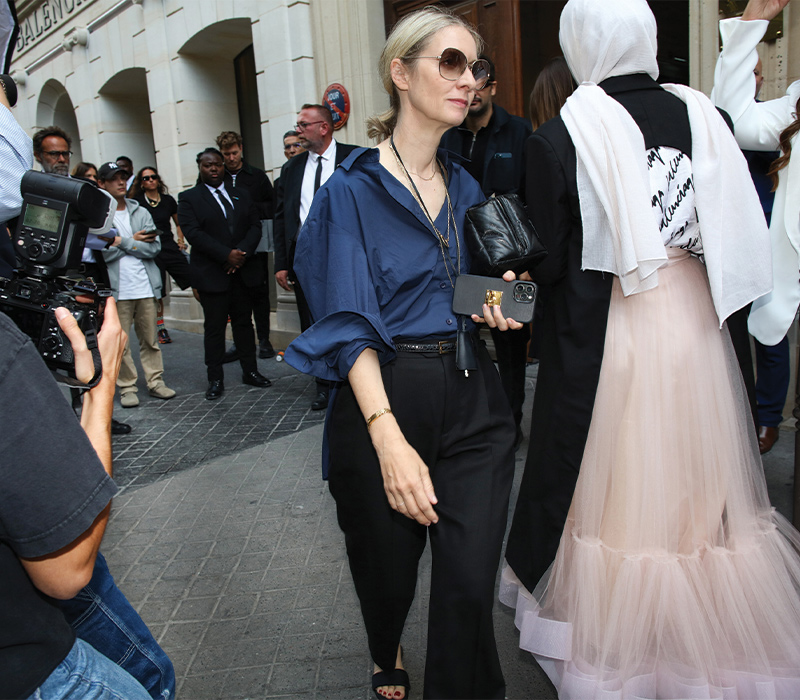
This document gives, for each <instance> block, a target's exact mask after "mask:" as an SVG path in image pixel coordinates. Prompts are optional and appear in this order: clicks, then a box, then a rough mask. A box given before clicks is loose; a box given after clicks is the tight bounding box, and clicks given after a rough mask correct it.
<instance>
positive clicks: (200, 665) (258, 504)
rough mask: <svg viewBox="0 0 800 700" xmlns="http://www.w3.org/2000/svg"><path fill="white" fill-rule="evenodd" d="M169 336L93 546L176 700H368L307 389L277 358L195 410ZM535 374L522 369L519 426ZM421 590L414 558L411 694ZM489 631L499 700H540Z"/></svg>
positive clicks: (231, 380)
mask: <svg viewBox="0 0 800 700" xmlns="http://www.w3.org/2000/svg"><path fill="white" fill-rule="evenodd" d="M172 335H173V338H174V339H175V343H173V344H172V345H169V346H165V348H164V360H165V367H166V371H165V379H166V381H167V383H168V384H169V385H170V386H172V387H173V388H175V389H176V390H177V391H178V396H177V397H176V398H175V399H172V400H170V401H166V402H164V401H159V400H157V399H153V398H150V397H149V396H147V394H146V389H145V388H144V386H143V385H142V387H141V388H140V392H139V395H140V397H141V401H142V403H141V405H140V406H139V407H138V408H137V409H132V410H122V409H119V408H118V409H117V410H116V411H115V417H116V418H117V419H118V420H125V421H127V422H130V423H131V424H132V425H133V427H134V431H133V432H132V433H131V434H130V435H128V436H122V437H118V438H115V439H114V452H115V469H116V473H115V478H116V479H117V481H118V483H119V484H120V485H121V486H122V490H121V493H120V494H119V495H118V496H117V498H116V499H115V502H114V508H113V512H112V516H111V521H110V524H109V527H108V530H107V534H106V537H105V540H104V543H103V551H104V553H105V555H106V558H107V559H108V561H109V566H110V567H111V571H112V573H113V574H114V575H115V577H116V579H117V582H118V583H119V585H120V588H121V589H122V590H123V591H124V592H125V594H126V595H127V596H128V597H129V599H130V600H131V602H132V603H133V604H134V606H135V607H136V608H137V610H139V611H140V613H141V615H142V617H143V618H144V619H145V621H146V622H147V623H148V625H150V627H151V629H152V630H153V633H154V634H155V636H156V638H157V639H158V640H159V642H160V643H161V644H162V645H163V647H164V649H165V650H166V651H167V652H168V653H169V655H170V656H171V658H172V660H173V663H174V664H175V669H176V673H177V677H178V698H180V699H182V700H183V699H185V700H195V699H197V700H201V699H203V698H221V699H227V698H298V699H299V698H319V699H323V698H329V699H331V700H336V699H345V698H346V699H348V700H353V699H359V700H366V699H367V698H372V697H374V696H373V695H372V693H371V691H370V690H369V681H370V674H371V671H372V665H371V662H370V658H369V653H368V650H367V644H366V636H365V634H364V631H363V627H362V623H361V619H360V613H359V609H358V605H357V601H356V597H355V593H354V590H353V584H352V580H351V578H350V572H349V569H348V567H347V563H346V556H345V550H344V543H343V539H342V537H341V534H340V531H339V529H338V526H337V524H336V516H335V509H334V505H333V500H332V498H331V496H330V494H329V493H328V489H327V486H326V484H325V483H324V482H323V481H322V480H321V478H320V444H321V435H322V426H321V422H322V420H323V415H322V412H313V411H310V410H309V407H310V402H311V400H312V398H313V396H314V392H315V388H314V384H313V382H312V381H310V380H309V379H308V378H306V377H304V376H303V375H300V374H298V373H296V372H294V370H292V369H291V368H289V367H288V366H287V365H286V363H282V364H280V363H275V362H274V361H259V365H260V369H261V371H262V372H263V373H264V374H266V375H267V376H269V377H270V378H271V379H272V380H273V386H272V387H271V388H268V389H253V388H250V387H246V386H243V385H241V384H240V383H238V381H236V380H238V376H237V373H238V368H237V367H234V366H233V365H228V366H227V367H226V373H227V374H226V387H227V391H226V393H225V395H224V397H223V398H222V399H220V400H219V401H214V402H211V401H206V400H205V399H204V396H203V391H204V390H205V380H204V370H203V365H202V338H200V337H199V336H195V335H192V334H188V333H178V332H173V333H172ZM535 376H536V368H535V367H534V368H529V373H528V380H527V382H528V392H527V393H528V401H527V402H526V415H529V413H530V399H531V395H532V393H533V391H532V390H533V388H534V385H535ZM791 443H792V440H791V435H785V436H784V439H783V440H782V441H781V442H779V443H778V445H777V446H776V448H775V449H774V450H773V453H774V454H771V455H769V456H768V457H769V459H768V460H766V461H765V464H767V475H768V481H769V482H770V488H771V494H772V497H773V501H774V502H775V504H776V505H777V507H778V508H779V510H784V512H785V508H786V507H787V506H788V505H789V504H790V496H791V494H790V489H791V479H790V475H791V472H790V463H791V459H792V452H791V448H792V445H791ZM525 449H526V446H525V445H523V448H522V449H521V450H520V452H519V453H518V459H517V482H518V480H519V477H520V476H521V472H522V466H523V463H524V457H523V455H524V453H525ZM515 490H516V485H515ZM513 502H514V497H513V495H512V503H513ZM429 585H430V561H429V559H428V558H427V557H426V558H424V559H423V562H422V565H421V567H420V575H419V581H418V595H417V599H416V601H415V603H414V606H413V608H412V610H411V614H410V616H409V620H408V624H407V627H406V631H405V634H404V638H403V644H404V648H405V650H406V665H407V668H408V670H409V673H410V676H411V681H412V685H413V686H414V687H413V689H412V693H411V696H412V697H416V698H419V697H420V695H421V693H420V691H421V686H422V675H423V663H424V655H425V646H426V640H425V626H426V618H427V604H428V602H427V598H428V596H427V590H428V588H429ZM495 631H496V635H497V641H498V646H499V649H500V657H501V660H502V663H503V669H504V673H505V675H506V681H507V697H508V698H511V699H513V700H523V699H524V700H535V699H539V698H542V699H546V698H554V697H555V694H554V692H553V689H552V687H551V686H550V685H549V683H548V681H547V680H546V678H545V677H544V676H543V674H542V673H541V671H540V670H539V668H538V666H537V665H536V664H535V663H534V661H533V660H532V658H531V656H530V655H529V654H527V653H525V652H522V651H520V650H519V648H518V646H517V643H518V636H517V633H516V630H515V628H514V623H513V615H512V614H511V612H510V611H509V610H508V609H506V608H504V607H503V606H501V605H500V604H499V603H498V604H497V605H496V612H495Z"/></svg>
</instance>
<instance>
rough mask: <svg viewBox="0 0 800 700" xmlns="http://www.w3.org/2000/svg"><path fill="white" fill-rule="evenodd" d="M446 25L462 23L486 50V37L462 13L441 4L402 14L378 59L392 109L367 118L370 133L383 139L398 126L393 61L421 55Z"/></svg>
mask: <svg viewBox="0 0 800 700" xmlns="http://www.w3.org/2000/svg"><path fill="white" fill-rule="evenodd" d="M447 27H463V28H464V29H466V30H467V31H468V32H469V33H470V34H471V35H472V38H473V39H475V46H476V48H477V51H478V53H480V52H481V51H482V50H483V39H481V37H480V34H478V32H476V31H475V28H474V27H473V26H472V25H471V24H469V22H467V21H466V20H465V19H464V18H463V17H460V16H459V15H457V14H454V13H453V12H450V11H449V10H445V9H442V8H440V7H424V8H422V9H421V10H417V11H416V12H412V13H410V14H408V15H406V16H405V17H403V18H402V19H401V20H400V21H399V22H398V23H397V24H396V25H395V26H394V28H393V29H392V31H391V33H390V34H389V38H388V39H386V44H385V45H384V47H383V51H382V52H381V57H380V59H379V60H378V73H379V75H380V78H381V82H382V83H383V89H384V90H386V92H387V93H388V94H389V109H388V110H386V111H385V112H383V113H382V114H376V115H374V116H372V117H370V118H369V119H367V136H369V138H371V139H379V140H383V139H386V138H388V137H389V136H391V134H392V132H393V131H394V128H395V126H397V115H398V113H399V111H400V96H399V94H398V92H397V88H396V87H395V86H394V82H393V81H392V61H393V60H394V59H395V58H400V59H410V58H414V57H415V56H419V55H420V53H421V52H422V50H423V49H424V48H425V46H426V44H427V43H428V40H429V39H430V38H431V37H432V36H433V35H434V34H436V32H438V31H440V30H442V29H446V28H447Z"/></svg>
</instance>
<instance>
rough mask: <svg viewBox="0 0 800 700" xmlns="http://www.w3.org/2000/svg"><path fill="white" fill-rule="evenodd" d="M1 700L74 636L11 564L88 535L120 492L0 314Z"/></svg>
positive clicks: (57, 657) (43, 668)
mask: <svg viewBox="0 0 800 700" xmlns="http://www.w3.org/2000/svg"><path fill="white" fill-rule="evenodd" d="M0 484H1V486H0V695H2V697H10V698H25V697H28V696H29V695H30V694H31V693H32V692H33V691H34V690H35V689H36V688H37V687H38V686H40V685H41V684H42V683H43V682H44V681H45V679H46V678H47V677H48V676H49V675H50V674H51V673H52V671H53V669H54V668H55V667H56V666H58V664H60V663H61V661H62V660H63V659H64V657H65V656H66V655H67V654H68V653H69V650H70V648H71V647H72V644H73V643H74V640H75V636H74V633H73V632H72V630H71V629H70V627H69V625H68V624H67V622H66V620H65V619H64V616H63V615H62V614H61V611H60V610H59V609H58V608H57V607H56V604H55V602H54V601H53V600H52V599H51V598H49V597H48V596H46V595H44V594H43V593H41V592H40V591H39V590H38V589H37V588H35V587H34V585H33V583H32V582H31V580H30V578H28V575H27V573H26V572H25V569H24V568H23V567H22V564H21V563H20V561H19V559H18V557H26V558H30V557H38V556H42V555H44V554H50V553H52V552H55V551H57V550H59V549H61V548H62V547H64V546H65V545H67V544H69V543H70V542H72V541H74V540H75V539H76V538H77V537H78V536H79V535H80V534H81V533H83V532H85V531H86V530H87V529H88V528H89V526H90V525H91V524H92V523H93V522H94V520H95V518H96V517H97V516H98V515H99V513H100V512H101V511H102V510H103V508H105V506H106V505H107V504H108V502H109V501H110V500H111V497H112V496H113V495H114V493H116V490H117V487H116V486H115V485H114V482H113V481H112V480H111V479H110V478H109V476H108V474H106V472H105V469H103V465H102V464H101V463H100V460H99V458H98V457H97V454H96V453H95V451H94V448H93V447H92V445H91V443H90V442H89V439H88V438H87V437H86V433H84V432H83V430H82V429H81V427H80V425H79V423H78V420H77V418H76V417H75V414H74V413H73V412H72V409H71V408H70V406H69V404H68V403H67V401H66V399H65V397H64V395H63V394H62V392H61V390H60V389H59V388H58V385H57V384H56V383H55V382H54V381H53V378H52V376H51V375H50V373H49V372H48V370H47V368H46V367H45V365H44V362H42V359H41V358H40V356H39V353H38V352H37V350H36V349H35V348H34V347H33V344H32V343H31V342H30V340H29V339H28V337H27V336H26V335H24V334H23V333H22V332H21V331H19V330H18V329H17V327H16V326H15V325H14V324H13V323H12V322H11V321H10V320H9V318H8V317H7V316H5V315H4V314H2V313H0Z"/></svg>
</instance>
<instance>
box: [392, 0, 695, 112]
mask: <svg viewBox="0 0 800 700" xmlns="http://www.w3.org/2000/svg"><path fill="white" fill-rule="evenodd" d="M597 1H598V2H602V0H597ZM648 2H649V4H650V7H651V8H652V9H653V14H654V15H655V17H656V22H657V23H658V36H659V46H658V64H659V70H660V78H659V80H660V81H661V82H675V83H684V84H688V83H689V0H648ZM428 4H430V0H384V8H385V16H386V26H387V31H388V30H389V29H391V27H392V26H393V25H394V24H395V22H396V21H397V20H398V19H400V17H402V16H403V15H405V14H408V13H409V12H412V11H413V10H416V9H419V8H420V7H424V6H425V5H428ZM441 4H443V5H445V6H447V7H449V8H450V9H452V10H454V11H456V12H459V13H460V14H463V15H464V16H465V17H466V18H467V19H469V20H470V21H471V22H472V23H473V24H475V25H476V27H477V28H478V31H479V32H480V33H481V35H482V36H483V38H484V41H485V42H486V53H487V54H488V55H489V56H490V57H491V58H492V59H493V60H494V62H495V65H496V66H497V79H498V84H497V97H496V98H495V99H496V101H497V102H498V103H499V104H501V105H502V106H503V107H505V108H506V109H508V110H509V111H510V112H512V113H513V114H517V115H519V116H525V117H527V116H529V115H528V114H527V101H528V95H530V93H531V89H532V88H533V83H534V82H535V80H536V76H537V75H539V71H540V70H541V69H542V68H543V67H544V65H545V63H547V61H548V60H550V59H551V58H553V57H554V56H560V55H561V47H560V46H559V43H558V26H559V18H560V16H561V10H563V9H564V5H566V0H494V1H491V2H490V1H487V0H481V1H479V2H477V1H475V0H471V1H468V2H464V0H461V1H459V0H450V1H448V0H444V2H442V3H441Z"/></svg>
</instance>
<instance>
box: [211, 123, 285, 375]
mask: <svg viewBox="0 0 800 700" xmlns="http://www.w3.org/2000/svg"><path fill="white" fill-rule="evenodd" d="M217 148H219V150H220V153H222V157H223V158H224V159H225V187H226V188H227V189H228V190H229V191H231V192H232V191H234V190H235V189H236V188H237V187H239V188H244V189H246V190H247V191H248V192H249V193H250V197H252V199H253V202H254V203H255V205H256V209H257V210H258V218H259V219H261V226H262V230H263V227H264V225H265V221H267V220H271V219H272V216H273V213H274V206H273V204H274V202H273V200H274V193H273V189H272V183H271V182H270V181H269V177H268V176H267V174H266V173H265V172H264V171H263V170H261V168H257V167H255V166H254V165H250V163H247V162H246V161H245V160H244V158H243V155H244V153H243V151H242V148H243V142H242V137H241V135H240V134H238V133H236V132H235V131H223V132H222V133H221V134H220V135H219V136H217ZM262 242H263V238H262ZM261 248H262V247H261V246H259V250H257V251H256V255H255V260H256V262H257V263H258V264H260V265H261V266H262V267H263V268H264V281H263V283H262V284H261V285H260V286H259V287H249V288H248V291H249V292H250V298H251V300H252V302H253V319H254V320H255V322H256V334H257V335H258V356H259V357H260V358H262V359H269V358H271V357H275V350H274V349H273V347H272V343H270V342H269V310H270V309H269V285H268V284H267V281H268V279H269V272H268V271H269V253H268V252H267V250H266V249H261ZM238 359H239V353H238V351H237V350H236V346H235V345H234V346H233V347H232V348H231V349H230V350H228V352H227V353H225V361H226V362H235V361H236V360H238Z"/></svg>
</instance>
